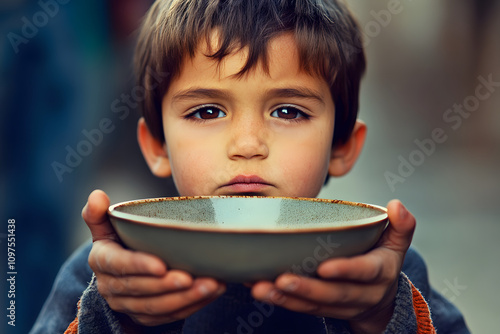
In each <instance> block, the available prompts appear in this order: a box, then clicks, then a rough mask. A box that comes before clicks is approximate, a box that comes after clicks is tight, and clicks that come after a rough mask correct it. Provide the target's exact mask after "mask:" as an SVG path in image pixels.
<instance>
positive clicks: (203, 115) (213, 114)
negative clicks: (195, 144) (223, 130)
mask: <svg viewBox="0 0 500 334" xmlns="http://www.w3.org/2000/svg"><path fill="white" fill-rule="evenodd" d="M190 116H191V117H194V118H199V119H214V118H221V117H226V113H225V112H223V111H222V110H220V109H219V108H216V107H203V108H200V109H198V110H196V111H195V112H194V113H192V114H191V115H190Z"/></svg>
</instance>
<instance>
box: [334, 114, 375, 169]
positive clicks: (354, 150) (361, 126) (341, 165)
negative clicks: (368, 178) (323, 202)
mask: <svg viewBox="0 0 500 334" xmlns="http://www.w3.org/2000/svg"><path fill="white" fill-rule="evenodd" d="M365 138H366V125H365V123H363V122H362V121H360V120H357V121H356V124H355V125H354V129H353V131H352V134H351V136H350V137H349V139H348V140H347V142H346V143H345V144H343V145H340V146H335V147H334V148H332V154H331V156H330V164H329V167H328V174H329V175H330V176H334V177H335V176H342V175H345V174H346V173H347V172H349V171H350V170H351V168H352V167H353V166H354V163H355V162H356V161H357V160H358V157H359V155H360V153H361V151H362V149H363V145H364V143H365Z"/></svg>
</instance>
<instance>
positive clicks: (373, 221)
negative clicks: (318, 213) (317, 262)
mask: <svg viewBox="0 0 500 334" xmlns="http://www.w3.org/2000/svg"><path fill="white" fill-rule="evenodd" d="M225 198H251V199H286V200H298V201H309V202H320V203H332V204H341V205H348V206H358V207H365V208H368V209H373V210H377V211H379V212H380V214H379V215H375V216H373V217H369V218H361V219H355V220H353V221H352V222H353V224H352V225H343V226H328V227H325V226H318V227H309V228H284V229H275V230H270V229H263V228H241V229H239V228H238V229H236V228H220V227H218V226H217V227H214V226H200V225H198V224H189V223H182V224H178V223H174V222H172V223H169V224H164V223H162V222H164V221H165V219H163V218H155V217H145V216H141V215H136V214H131V213H127V212H122V211H119V210H118V209H119V208H120V207H125V206H132V205H138V204H143V203H153V202H166V201H183V200H185V201H187V200H200V199H225ZM107 213H108V216H110V217H113V218H117V219H120V220H125V221H127V222H128V223H132V224H135V225H146V226H152V227H155V228H159V229H167V230H172V229H173V230H183V231H193V232H206V233H222V234H249V233H255V234H272V235H276V234H298V233H318V232H320V233H321V232H334V231H344V230H355V229H363V228H367V227H370V226H375V225H378V224H380V223H381V222H384V221H385V222H386V224H385V225H384V228H385V227H386V226H387V224H388V217H389V216H388V214H387V209H386V208H385V207H383V206H380V205H375V204H367V203H362V202H352V201H345V200H337V199H324V198H309V197H286V196H232V195H225V196H174V197H156V198H144V199H136V200H131V201H124V202H120V203H116V204H112V205H110V206H109V208H108V210H107Z"/></svg>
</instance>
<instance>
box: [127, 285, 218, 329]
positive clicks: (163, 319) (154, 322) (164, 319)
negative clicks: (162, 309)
mask: <svg viewBox="0 0 500 334" xmlns="http://www.w3.org/2000/svg"><path fill="white" fill-rule="evenodd" d="M223 291H225V290H222V291H221V292H219V293H218V294H217V295H215V296H214V297H210V298H207V299H205V300H203V301H201V302H200V303H196V304H194V305H191V306H188V307H186V308H184V309H182V310H180V311H178V312H173V313H170V314H167V315H161V316H156V315H153V316H151V315H147V314H130V315H129V316H130V317H131V318H132V320H134V322H136V323H138V324H140V325H143V326H158V325H163V324H168V323H171V322H174V321H178V320H182V319H186V318H187V317H189V316H191V315H192V314H193V313H195V312H197V311H199V310H200V309H202V308H204V307H205V306H207V305H208V304H210V303H211V302H213V301H214V300H216V299H217V298H218V297H219V295H221V294H222V293H223Z"/></svg>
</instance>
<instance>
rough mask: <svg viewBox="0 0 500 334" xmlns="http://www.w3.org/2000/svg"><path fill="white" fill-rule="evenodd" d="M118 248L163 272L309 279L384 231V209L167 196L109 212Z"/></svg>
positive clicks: (335, 202)
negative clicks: (156, 260) (144, 257)
mask: <svg viewBox="0 0 500 334" xmlns="http://www.w3.org/2000/svg"><path fill="white" fill-rule="evenodd" d="M108 214H109V217H110V220H111V222H112V224H113V226H114V228H115V229H116V231H117V233H118V235H119V236H120V238H121V240H122V241H123V243H124V244H125V245H126V246H128V247H130V248H131V249H134V250H139V251H144V252H148V253H152V254H155V255H157V256H159V257H160V258H161V259H163V260H164V261H165V262H166V263H167V265H168V268H172V269H181V270H185V271H187V272H189V273H191V274H192V275H194V276H209V277H214V278H216V279H220V280H223V281H226V282H249V281H256V280H262V279H266V280H272V279H274V278H276V277H277V276H278V275H279V274H281V273H284V272H287V271H288V272H294V273H296V274H300V275H314V273H315V271H316V268H317V266H318V264H319V263H321V262H322V261H324V260H326V259H328V258H333V257H344V256H352V255H357V254H361V253H363V252H366V251H368V250H369V249H370V248H372V247H373V246H374V244H375V243H376V242H377V240H378V239H379V238H380V235H381V234H382V232H383V231H384V228H385V227H386V225H387V221H388V218H387V212H386V209H385V208H383V207H379V206H375V205H368V204H362V203H353V202H346V201H338V200H325V199H307V198H285V197H247V196H241V197H234V196H222V197H170V198H156V199H145V200H137V201H130V202H124V203H119V204H115V205H112V206H110V208H109V210H108Z"/></svg>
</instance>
